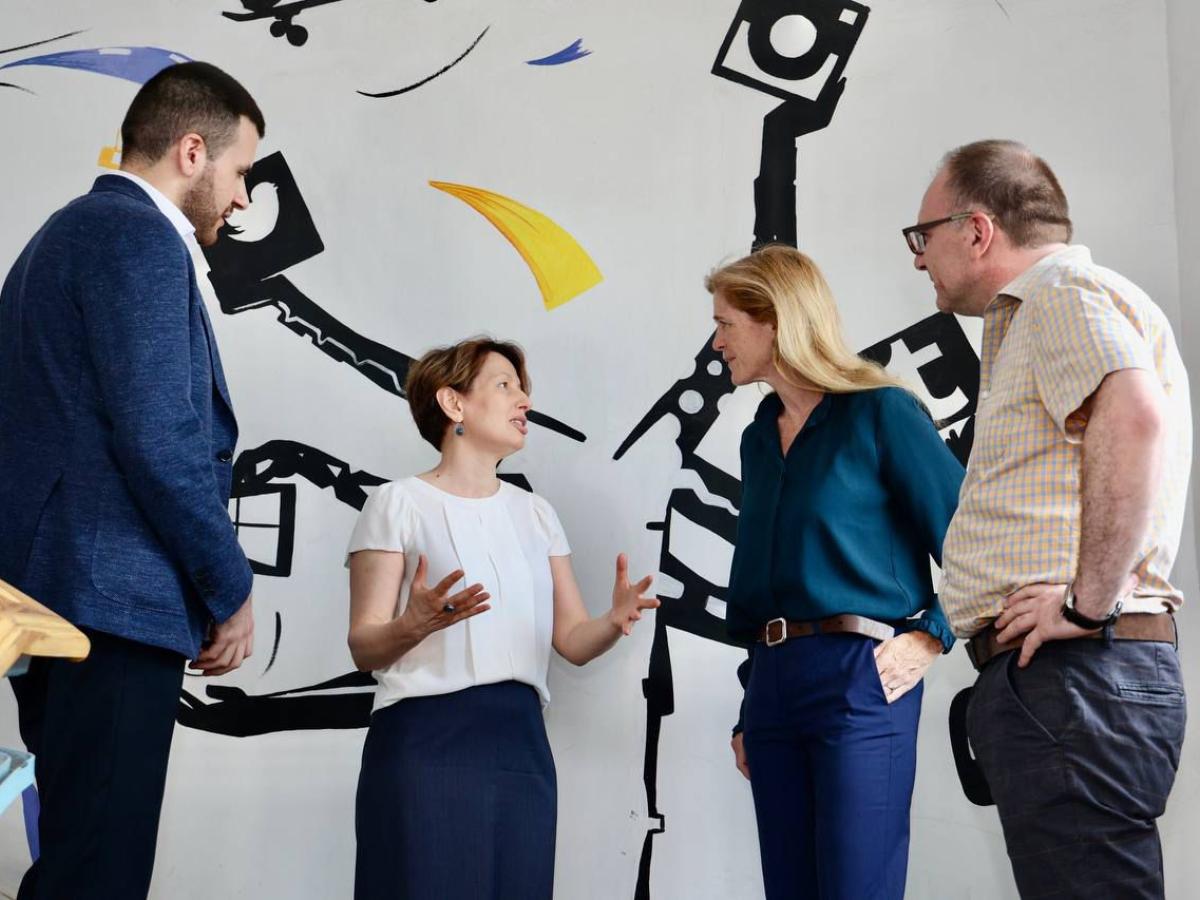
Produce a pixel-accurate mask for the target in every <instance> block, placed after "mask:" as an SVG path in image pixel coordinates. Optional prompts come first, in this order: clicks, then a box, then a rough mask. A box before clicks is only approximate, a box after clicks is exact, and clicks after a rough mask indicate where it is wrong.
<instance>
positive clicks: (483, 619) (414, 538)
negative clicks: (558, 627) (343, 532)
mask: <svg viewBox="0 0 1200 900" xmlns="http://www.w3.org/2000/svg"><path fill="white" fill-rule="evenodd" d="M356 550H390V551H394V552H398V553H403V554H404V556H405V565H404V583H403V584H402V585H401V587H400V595H399V596H398V597H397V598H396V610H395V613H396V615H399V614H400V613H402V612H403V611H404V607H405V605H406V604H407V602H408V592H409V587H410V586H411V585H412V579H413V575H414V573H415V572H416V569H417V559H418V557H419V556H420V555H421V554H424V555H425V558H426V559H427V560H428V573H427V575H426V579H425V580H426V583H427V584H428V585H430V586H433V585H435V584H437V583H438V582H439V581H441V580H442V579H443V578H444V577H445V576H446V575H448V574H450V573H451V572H453V571H454V570H455V569H462V570H463V571H464V572H465V573H466V576H465V577H464V579H463V580H462V581H460V582H459V583H458V584H457V585H455V586H454V587H453V588H452V589H451V593H454V592H455V591H459V590H462V589H463V588H464V587H466V586H467V585H471V584H476V583H479V584H482V585H483V586H484V589H485V590H486V591H487V592H488V594H490V595H491V599H490V600H488V601H487V602H488V604H489V606H490V607H491V609H489V610H488V611H487V612H484V613H480V614H479V615H477V616H472V617H471V618H470V619H466V620H464V621H461V622H458V623H456V624H454V625H451V626H450V627H449V628H444V629H442V630H441V631H436V632H434V633H433V634H431V635H430V636H429V637H427V638H425V640H423V641H422V642H421V643H419V644H418V645H417V646H415V647H413V648H412V649H411V650H409V651H408V652H407V653H405V654H404V655H403V656H402V657H400V658H399V659H398V660H396V661H395V662H394V663H392V664H391V665H390V666H387V667H386V668H383V669H378V670H376V671H375V672H374V675H375V680H376V681H377V682H378V684H379V688H378V690H377V691H376V693H375V706H374V708H375V709H381V708H382V707H384V706H387V705H388V704H390V703H395V702H396V701H397V700H402V699H404V698H405V697H423V696H430V695H433V694H448V693H450V692H452V691H458V690H462V689H463V688H468V687H473V686H475V685H479V684H492V683H495V682H498V681H510V680H511V681H520V682H524V683H525V684H528V685H531V686H532V687H534V688H536V689H537V692H538V694H540V695H541V698H542V704H543V705H545V704H547V703H549V702H550V691H549V690H548V689H547V687H546V671H547V669H548V668H549V665H550V640H551V634H552V628H553V624H554V584H553V580H552V578H551V575H550V557H551V556H566V555H568V554H569V553H570V552H571V548H570V547H569V546H568V544H567V538H566V535H565V534H564V533H563V530H562V525H561V524H560V523H559V521H558V516H557V515H555V512H554V509H553V507H551V506H550V504H549V503H548V502H546V501H545V500H544V499H542V498H541V497H539V496H537V495H536V494H531V493H529V492H528V491H523V490H521V489H520V488H517V487H513V486H512V485H511V484H508V483H506V482H501V483H500V489H499V490H498V491H497V492H496V493H495V494H493V495H492V496H490V497H482V498H468V497H458V496H455V495H454V494H449V493H447V492H446V491H443V490H442V489H440V488H437V487H434V486H433V485H432V484H429V483H428V482H427V481H424V480H422V479H420V478H416V477H413V478H405V479H403V480H401V481H393V482H390V483H388V484H382V485H380V486H379V487H377V488H376V489H375V491H374V493H372V494H371V496H370V498H368V500H367V502H366V505H364V506H363V509H362V512H361V513H360V514H359V517H358V522H357V524H356V525H355V526H354V533H353V535H352V536H351V538H350V546H349V548H348V549H347V551H346V553H347V557H346V564H347V566H348V565H349V564H350V562H349V554H351V553H354V552H355V551H356Z"/></svg>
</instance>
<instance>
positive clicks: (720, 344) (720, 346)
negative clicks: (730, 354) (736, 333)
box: [712, 329, 725, 353]
mask: <svg viewBox="0 0 1200 900" xmlns="http://www.w3.org/2000/svg"><path fill="white" fill-rule="evenodd" d="M712 348H713V349H714V350H716V351H717V352H718V353H720V352H721V351H722V350H724V349H725V338H723V337H721V331H720V329H718V330H717V331H716V332H714V333H713V340H712Z"/></svg>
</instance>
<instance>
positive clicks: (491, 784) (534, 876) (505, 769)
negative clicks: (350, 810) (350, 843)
mask: <svg viewBox="0 0 1200 900" xmlns="http://www.w3.org/2000/svg"><path fill="white" fill-rule="evenodd" d="M557 811H558V793H557V783H556V780H555V772H554V760H553V758H552V757H551V755H550V743H549V741H548V740H547V739H546V726H545V723H544V721H543V719H542V707H541V701H540V699H539V698H538V694H537V691H535V690H534V689H533V688H531V687H529V686H528V685H525V684H518V683H517V682H515V681H505V682H501V683H499V684H487V685H481V686H479V687H473V688H467V689H466V690H462V691H456V692H454V693H452V694H441V695H437V696H433V697H410V698H408V699H406V700H401V701H399V702H397V703H394V704H392V705H391V706H386V707H384V708H383V709H380V710H378V711H377V712H375V713H374V714H373V715H372V716H371V724H370V726H369V728H368V729H367V739H366V742H365V744H364V745H363V759H362V771H361V772H360V774H359V779H358V800H357V806H356V812H355V831H356V833H357V836H358V851H357V857H356V863H355V874H354V897H355V900H400V898H403V900H550V897H551V895H552V894H553V891H554V836H555V825H556V818H557Z"/></svg>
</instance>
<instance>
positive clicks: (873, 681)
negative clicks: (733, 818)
mask: <svg viewBox="0 0 1200 900" xmlns="http://www.w3.org/2000/svg"><path fill="white" fill-rule="evenodd" d="M875 646H876V643H875V641H873V640H871V639H870V638H866V637H860V636H858V635H843V634H833V635H814V636H812V637H804V638H793V639H791V640H788V641H787V642H785V643H783V644H781V645H779V646H777V647H767V646H766V645H764V644H756V645H755V647H754V650H753V653H752V656H751V663H750V676H749V681H748V682H747V685H746V699H745V706H744V713H743V724H744V728H745V731H744V736H743V739H742V740H743V743H744V747H745V750H746V761H747V763H748V764H749V766H750V785H751V787H752V789H753V793H754V812H755V815H756V817H757V819H758V844H759V852H760V853H761V855H762V870H763V885H764V887H765V888H766V895H767V898H768V900H784V898H787V900H794V898H813V900H818V898H819V900H902V898H903V896H904V882H905V877H906V875H907V870H908V834H909V830H908V815H909V806H910V804H911V801H912V791H913V780H914V778H915V777H916V767H917V721H918V719H919V718H920V714H921V694H922V688H923V685H921V684H918V685H917V686H916V687H915V688H913V689H912V690H911V691H909V692H908V693H907V694H905V695H904V696H903V697H901V698H900V699H899V700H897V701H896V702H895V703H892V704H890V705H889V704H888V702H887V701H886V699H885V698H884V693H883V687H882V685H881V684H880V683H879V673H878V670H877V669H876V667H875V657H874V649H875Z"/></svg>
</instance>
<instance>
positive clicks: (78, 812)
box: [11, 629, 184, 900]
mask: <svg viewBox="0 0 1200 900" xmlns="http://www.w3.org/2000/svg"><path fill="white" fill-rule="evenodd" d="M86 631H87V635H88V638H89V639H90V640H91V642H92V648H91V652H90V653H89V654H88V657H87V659H85V660H84V661H83V662H78V663H75V662H69V661H67V660H65V659H49V658H46V657H38V658H35V659H33V660H32V661H31V662H30V664H29V671H28V672H27V673H26V674H24V675H20V676H18V677H16V678H13V679H11V683H12V689H13V693H14V694H16V697H17V716H18V720H19V722H20V728H21V739H22V740H23V741H24V742H25V746H26V747H27V748H28V749H29V751H30V752H31V753H33V754H34V755H35V756H36V757H37V760H36V762H35V763H34V771H35V773H36V775H37V787H38V795H39V800H40V803H41V812H40V814H39V818H38V842H39V847H40V850H41V856H40V857H39V858H38V860H37V861H36V862H35V863H34V864H33V865H32V866H31V867H30V868H29V871H28V872H26V873H25V877H24V878H23V879H22V880H21V888H20V891H19V893H18V896H19V897H20V900H92V898H95V900H109V898H120V900H138V898H144V897H145V896H146V895H147V894H148V893H149V891H150V877H151V874H152V872H153V870H154V851H155V842H156V840H157V837H158V819H159V812H160V810H161V809H162V800H163V791H164V789H165V786H166V780H167V758H168V756H169V755H170V752H171V736H172V734H173V733H174V731H175V712H176V710H178V709H179V690H180V687H181V686H182V684H183V663H184V659H183V657H182V656H180V655H179V654H178V653H175V652H173V651H170V650H163V649H160V648H158V647H150V646H147V645H145V644H139V643H136V642H135V641H130V640H126V639H125V638H120V637H115V636H113V635H111V634H104V633H102V632H99V631H93V630H91V629H86Z"/></svg>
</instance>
